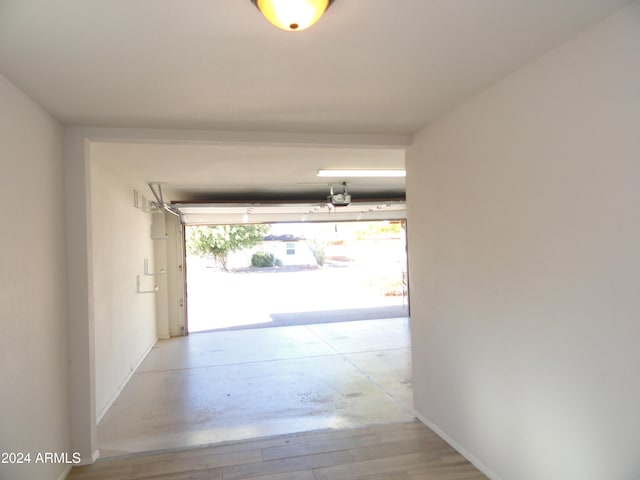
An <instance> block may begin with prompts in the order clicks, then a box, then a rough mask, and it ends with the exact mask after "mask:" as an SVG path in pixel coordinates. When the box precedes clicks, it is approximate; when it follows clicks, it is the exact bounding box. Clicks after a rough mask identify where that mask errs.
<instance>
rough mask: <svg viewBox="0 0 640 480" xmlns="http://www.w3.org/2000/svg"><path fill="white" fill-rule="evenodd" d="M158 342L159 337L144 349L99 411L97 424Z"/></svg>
mask: <svg viewBox="0 0 640 480" xmlns="http://www.w3.org/2000/svg"><path fill="white" fill-rule="evenodd" d="M157 342H158V339H157V338H156V339H155V340H154V341H153V342H151V345H149V347H147V349H146V350H145V351H144V353H143V354H142V356H141V357H140V359H139V360H138V363H136V364H135V366H134V367H133V368H132V369H131V371H130V372H129V375H127V378H125V380H124V382H122V385H120V386H119V387H118V389H117V390H116V391H115V393H114V394H113V395H112V396H111V398H110V399H109V401H108V402H107V404H106V405H105V406H104V408H103V409H102V410H101V411H100V413H98V414H97V415H96V425H97V424H98V423H100V421H101V420H102V419H103V418H104V416H105V415H106V414H107V412H108V411H109V409H110V408H111V406H112V405H113V403H114V402H115V401H116V400H117V399H118V396H119V395H120V393H121V392H122V389H123V388H124V387H125V386H126V385H127V383H129V380H131V377H133V374H134V373H136V370H138V368H139V367H140V365H141V364H142V362H143V361H144V359H145V358H147V355H149V352H150V351H151V349H152V348H153V347H154V346H155V345H156V343H157Z"/></svg>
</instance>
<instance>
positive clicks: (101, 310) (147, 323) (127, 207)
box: [91, 162, 164, 418]
mask: <svg viewBox="0 0 640 480" xmlns="http://www.w3.org/2000/svg"><path fill="white" fill-rule="evenodd" d="M144 187H145V186H144V185H142V186H139V185H130V184H128V183H127V182H126V181H124V180H123V179H121V178H119V177H117V176H115V175H114V174H113V173H112V172H111V171H110V170H108V169H106V168H105V167H104V166H102V165H100V164H99V163H97V162H92V163H91V217H92V219H93V221H92V231H91V238H92V244H91V250H92V254H93V255H92V271H93V275H92V278H93V281H92V286H93V319H94V335H95V387H96V400H95V402H96V414H97V417H98V418H100V417H101V416H102V415H103V414H104V413H105V410H106V409H107V408H108V407H109V406H110V405H111V403H112V402H113V400H114V399H115V397H116V396H117V395H118V394H119V393H120V390H121V389H122V387H123V386H124V384H125V383H126V382H127V381H128V379H129V378H130V376H131V375H132V374H133V371H134V370H135V368H137V366H138V364H139V363H140V362H141V361H142V359H143V358H144V356H145V355H146V353H147V352H148V351H149V349H150V348H151V347H152V346H153V344H154V343H155V340H156V316H155V315H156V310H155V309H156V303H155V302H156V299H155V296H156V294H139V293H137V289H136V276H137V275H140V276H141V287H142V289H144V290H149V289H152V288H153V286H154V285H155V284H156V283H158V279H156V278H155V277H151V276H146V275H145V274H144V259H145V258H147V259H148V265H149V271H150V272H156V271H157V270H160V268H164V266H156V265H155V262H154V250H153V241H152V240H151V236H150V225H151V216H152V214H151V213H146V212H144V211H143V210H141V209H139V208H136V207H135V206H134V194H133V192H134V189H137V190H139V191H140V192H141V195H142V194H145V190H144ZM160 215H161V214H160Z"/></svg>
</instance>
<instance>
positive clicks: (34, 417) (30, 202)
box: [0, 75, 71, 480]
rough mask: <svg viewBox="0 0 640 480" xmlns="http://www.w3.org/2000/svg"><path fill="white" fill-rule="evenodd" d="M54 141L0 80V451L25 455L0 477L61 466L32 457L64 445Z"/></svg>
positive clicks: (41, 119) (46, 125) (60, 196)
mask: <svg viewBox="0 0 640 480" xmlns="http://www.w3.org/2000/svg"><path fill="white" fill-rule="evenodd" d="M62 141H63V136H62V128H61V127H60V125H58V124H57V122H55V121H54V120H53V119H52V118H51V117H50V116H49V115H48V114H47V113H46V112H44V110H42V109H41V108H40V107H38V105H36V104H35V103H33V102H32V101H31V100H30V99H29V98H28V97H27V96H25V95H24V94H23V93H22V92H20V91H19V90H18V89H17V88H16V87H14V86H13V85H12V84H11V83H10V82H9V81H8V80H7V79H6V78H5V77H3V76H2V75H0V167H1V168H2V172H1V174H0V205H2V229H1V230H0V328H1V330H2V333H1V334H0V365H1V368H0V452H25V453H31V454H32V463H31V464H28V465H7V464H0V478H7V479H10V478H19V479H21V480H29V479H34V480H43V479H56V478H58V477H59V476H60V475H62V474H63V473H64V471H65V469H66V468H67V466H65V465H60V464H48V465H47V464H42V463H40V464H36V463H35V455H36V454H37V453H38V452H58V453H61V452H69V451H70V447H71V440H70V426H69V425H70V420H69V403H68V402H69V376H68V369H67V366H68V362H69V355H68V344H67V332H68V326H67V308H66V296H67V277H66V266H65V261H66V253H65V231H64V225H65V222H64V220H65V219H64V213H63V212H64V209H63V207H62V205H63V203H64V184H63V174H62Z"/></svg>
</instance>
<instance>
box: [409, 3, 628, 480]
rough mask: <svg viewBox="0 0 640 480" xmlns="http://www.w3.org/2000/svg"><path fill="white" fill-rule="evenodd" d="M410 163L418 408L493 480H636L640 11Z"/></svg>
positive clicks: (577, 45) (458, 116) (477, 101)
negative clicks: (499, 479) (489, 474)
mask: <svg viewBox="0 0 640 480" xmlns="http://www.w3.org/2000/svg"><path fill="white" fill-rule="evenodd" d="M425 88H428V86H426V87H425ZM407 168H408V192H407V195H408V205H409V209H408V225H409V229H408V232H409V259H410V268H409V272H410V274H411V302H412V305H411V311H412V325H413V342H414V344H413V351H414V375H415V378H414V382H415V406H416V410H417V412H418V414H419V415H420V416H421V417H422V418H423V419H424V420H426V421H427V422H428V423H429V424H431V425H433V426H434V427H436V428H437V429H438V430H439V431H440V432H442V433H443V434H444V435H446V436H448V438H449V439H450V440H452V441H453V442H455V443H457V445H458V447H460V448H461V449H462V450H463V451H464V452H465V453H466V454H467V455H469V456H471V457H472V458H474V459H475V461H476V462H478V463H479V464H481V465H483V466H484V468H485V470H486V471H487V472H489V473H491V472H493V473H492V476H493V478H496V479H497V478H501V479H503V480H533V479H544V480H552V479H562V480H573V479H580V480H604V479H607V480H632V479H634V480H635V479H638V478H640V414H639V411H638V409H639V406H640V4H639V3H637V2H636V3H633V4H631V6H629V7H627V8H626V9H624V10H621V11H619V12H618V13H617V14H615V15H613V16H612V17H610V18H608V19H606V20H605V21H604V22H603V23H601V24H599V25H597V26H595V27H594V28H592V29H590V30H588V31H586V32H584V33H583V34H581V35H580V36H578V37H576V38H575V39H573V40H572V41H570V42H568V43H567V44H565V45H563V46H561V47H559V48H557V49H556V50H554V51H552V52H550V53H549V54H548V55H546V56H544V57H543V58H541V59H539V60H538V61H536V62H534V63H532V64H530V65H528V66H527V67H525V68H523V69H521V70H520V71H518V72H516V73H515V74H513V75H511V76H510V77H509V78H507V79H505V80H504V81H502V82H500V83H498V84H497V85H495V86H494V87H492V88H490V89H489V90H488V91H486V92H484V93H483V94H481V95H479V96H477V97H475V98H473V99H472V100H470V101H468V102H467V103H465V104H464V105H462V106H460V107H459V108H457V109H455V110H454V111H452V112H450V113H449V114H448V115H446V116H444V117H442V118H440V119H439V120H438V121H436V122H435V123H433V124H432V125H430V126H428V127H427V128H425V129H424V130H423V131H421V132H420V133H419V134H418V135H416V137H415V139H414V145H413V146H412V147H411V148H410V150H409V152H408V158H407Z"/></svg>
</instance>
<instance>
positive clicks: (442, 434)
mask: <svg viewBox="0 0 640 480" xmlns="http://www.w3.org/2000/svg"><path fill="white" fill-rule="evenodd" d="M413 414H414V415H415V416H416V418H417V419H418V420H420V421H421V422H422V423H424V424H425V425H426V426H427V427H429V428H430V429H431V430H433V431H434V432H436V433H437V434H438V436H439V437H440V438H442V439H443V440H444V441H445V442H447V443H448V444H449V445H451V447H453V448H454V449H455V450H457V452H458V453H459V454H460V455H462V456H463V457H464V458H466V459H467V460H469V462H471V464H473V466H474V467H476V468H477V469H478V470H480V471H481V472H482V473H484V474H485V475H486V476H487V477H489V478H490V479H491V480H501V479H500V477H498V475H496V473H495V472H494V471H492V470H491V469H490V468H488V467H487V466H486V465H485V464H483V463H482V462H481V461H480V460H478V459H477V458H476V457H474V456H473V455H472V454H471V453H470V452H468V451H467V450H466V449H465V448H464V447H463V446H462V445H460V444H459V443H458V442H456V441H455V440H454V439H453V438H451V437H450V436H449V435H447V434H446V433H445V432H444V431H442V429H440V428H439V427H438V426H437V425H436V424H435V423H433V422H432V421H431V420H429V419H428V418H426V417H424V416H423V415H421V414H420V413H418V412H416V411H415V410H414V411H413Z"/></svg>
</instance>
